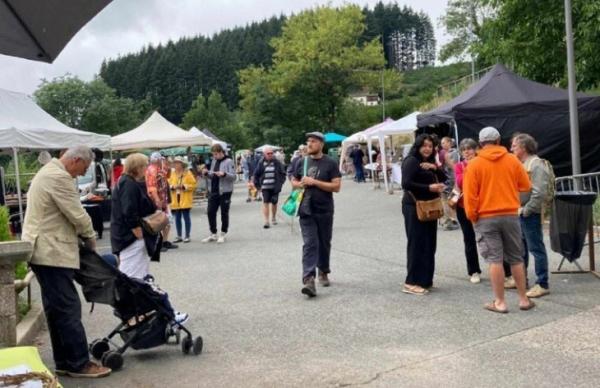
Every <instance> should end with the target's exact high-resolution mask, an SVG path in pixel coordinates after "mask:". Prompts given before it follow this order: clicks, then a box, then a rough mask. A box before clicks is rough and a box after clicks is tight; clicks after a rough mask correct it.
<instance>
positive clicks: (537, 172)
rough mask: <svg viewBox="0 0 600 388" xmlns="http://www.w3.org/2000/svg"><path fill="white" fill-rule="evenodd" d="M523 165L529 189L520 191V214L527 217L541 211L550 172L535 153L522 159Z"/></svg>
mask: <svg viewBox="0 0 600 388" xmlns="http://www.w3.org/2000/svg"><path fill="white" fill-rule="evenodd" d="M523 165H524V166H525V170H527V174H529V180H530V181H531V191H530V192H526V193H520V197H521V207H522V211H521V214H522V215H523V216H525V217H528V216H530V215H532V214H540V213H542V207H543V205H544V201H545V200H546V195H547V193H548V183H549V181H550V174H549V171H548V170H547V169H546V165H545V164H544V162H543V161H542V160H541V159H540V158H539V157H537V155H530V156H529V157H528V158H527V159H525V161H523Z"/></svg>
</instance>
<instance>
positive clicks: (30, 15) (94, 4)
mask: <svg viewBox="0 0 600 388" xmlns="http://www.w3.org/2000/svg"><path fill="white" fill-rule="evenodd" d="M110 1H111V0H0V54H5V55H11V56H14V57H21V58H26V59H33V60H35V61H42V62H49V63H51V62H53V61H54V60H55V59H56V57H57V56H58V54H60V52H61V51H62V50H63V48H64V47H65V46H66V45H67V43H68V42H69V41H70V40H71V38H72V37H73V35H75V34H76V33H77V31H79V30H80V29H81V27H83V26H84V25H85V24H86V23H87V22H88V21H90V19H92V18H93V17H94V16H95V15H96V14H97V13H98V12H100V11H101V10H102V9H103V8H104V7H106V6H107V5H108V3H110Z"/></svg>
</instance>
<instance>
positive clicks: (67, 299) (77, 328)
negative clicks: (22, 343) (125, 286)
mask: <svg viewBox="0 0 600 388" xmlns="http://www.w3.org/2000/svg"><path fill="white" fill-rule="evenodd" d="M31 269H32V270H33V272H34V273H35V276H36V278H37V280H38V283H39V284H40V288H41V292H42V304H43V306H44V313H45V314H46V322H47V323H48V331H49V332H50V340H51V342H52V353H53V356H54V363H55V364H56V369H61V370H67V371H73V372H77V371H80V370H81V369H82V368H83V367H84V366H85V364H86V363H87V362H88V361H89V359H90V358H89V354H88V343H87V339H86V336H85V329H84V328H83V324H82V323H81V301H80V300H79V294H77V290H76V289H75V284H74V283H73V276H74V275H75V270H73V269H71V268H60V267H49V266H45V265H35V264H32V265H31Z"/></svg>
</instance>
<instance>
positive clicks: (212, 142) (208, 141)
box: [188, 127, 218, 145]
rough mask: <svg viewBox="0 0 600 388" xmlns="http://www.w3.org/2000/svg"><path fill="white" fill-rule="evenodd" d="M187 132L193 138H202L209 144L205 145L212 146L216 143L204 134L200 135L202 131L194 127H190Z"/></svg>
mask: <svg viewBox="0 0 600 388" xmlns="http://www.w3.org/2000/svg"><path fill="white" fill-rule="evenodd" d="M188 132H189V133H191V134H192V135H194V136H202V137H204V138H205V139H206V142H207V143H209V144H205V145H213V144H215V143H218V142H217V141H216V140H214V139H212V138H210V137H209V136H207V135H205V134H204V133H202V131H201V130H199V129H198V128H196V127H191V128H190V129H189V131H188Z"/></svg>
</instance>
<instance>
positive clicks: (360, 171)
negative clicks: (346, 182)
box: [354, 163, 365, 182]
mask: <svg viewBox="0 0 600 388" xmlns="http://www.w3.org/2000/svg"><path fill="white" fill-rule="evenodd" d="M354 170H355V171H356V174H355V175H354V180H355V181H357V182H364V181H365V170H364V168H363V165H362V164H357V163H355V164H354Z"/></svg>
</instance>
